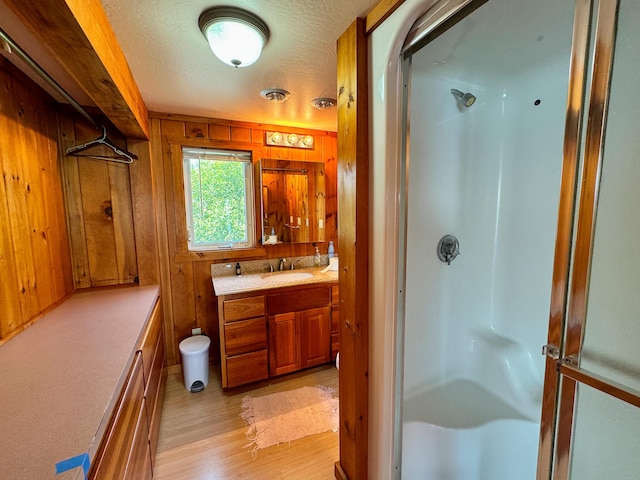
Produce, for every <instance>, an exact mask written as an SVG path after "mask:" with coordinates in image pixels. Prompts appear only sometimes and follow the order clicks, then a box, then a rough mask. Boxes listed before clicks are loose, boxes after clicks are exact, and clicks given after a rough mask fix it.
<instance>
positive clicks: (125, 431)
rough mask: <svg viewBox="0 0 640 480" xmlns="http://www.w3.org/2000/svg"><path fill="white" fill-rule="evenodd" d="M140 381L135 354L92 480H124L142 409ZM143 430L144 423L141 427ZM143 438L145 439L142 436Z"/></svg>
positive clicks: (139, 361) (138, 359)
mask: <svg viewBox="0 0 640 480" xmlns="http://www.w3.org/2000/svg"><path fill="white" fill-rule="evenodd" d="M143 400H144V379H143V374H142V362H141V355H140V353H137V354H136V357H135V360H134V362H133V366H132V367H131V372H130V374H129V378H128V380H127V384H126V386H125V388H124V393H123V395H122V397H121V399H120V401H119V403H118V405H117V406H116V410H115V412H114V415H113V417H112V418H111V423H110V425H109V429H108V431H107V433H106V434H105V437H104V438H103V443H102V445H101V446H100V450H99V451H98V453H97V454H96V460H95V463H94V465H95V468H94V469H93V470H92V472H91V473H90V476H89V478H91V479H92V480H94V479H95V480H98V479H105V480H113V479H122V478H125V473H126V471H127V467H128V463H129V456H130V452H131V450H132V448H133V444H134V438H135V435H136V427H137V426H138V423H139V422H138V420H139V418H140V415H141V414H144V412H141V410H142V409H143V408H144V405H143ZM144 426H145V428H146V422H145V424H144ZM145 437H146V435H145Z"/></svg>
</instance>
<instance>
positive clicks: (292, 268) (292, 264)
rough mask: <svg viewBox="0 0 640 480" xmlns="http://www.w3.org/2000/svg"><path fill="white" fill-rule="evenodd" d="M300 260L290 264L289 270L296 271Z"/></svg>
mask: <svg viewBox="0 0 640 480" xmlns="http://www.w3.org/2000/svg"><path fill="white" fill-rule="evenodd" d="M299 261H300V260H292V261H291V263H290V264H289V270H295V269H296V268H295V265H296V262H299Z"/></svg>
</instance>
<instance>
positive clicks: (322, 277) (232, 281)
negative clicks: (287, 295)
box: [211, 267, 338, 296]
mask: <svg viewBox="0 0 640 480" xmlns="http://www.w3.org/2000/svg"><path fill="white" fill-rule="evenodd" d="M324 270H326V268H325V267H313V268H300V269H298V270H285V271H282V272H273V273H250V274H244V273H243V274H242V275H223V276H214V275H212V276H211V280H212V282H213V290H214V292H215V294H216V295H217V296H221V295H232V294H236V293H247V292H255V291H262V290H272V289H274V288H281V287H292V286H296V285H312V284H316V283H319V284H322V283H337V282H338V271H337V270H329V271H326V272H325V271H324ZM290 273H310V274H311V276H310V277H309V278H304V279H298V280H292V281H289V280H287V279H286V277H287V274H290ZM279 276H282V277H281V278H282V279H283V280H282V281H279V280H278V277H279Z"/></svg>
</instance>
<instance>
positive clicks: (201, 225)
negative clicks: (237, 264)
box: [182, 147, 255, 250]
mask: <svg viewBox="0 0 640 480" xmlns="http://www.w3.org/2000/svg"><path fill="white" fill-rule="evenodd" d="M182 159H183V165H184V193H185V206H186V213H187V231H188V243H189V250H217V249H225V248H227V249H228V248H249V247H253V246H254V244H255V228H254V208H253V174H252V172H253V171H252V168H251V153H250V152H237V151H230V150H214V149H208V148H192V147H183V148H182Z"/></svg>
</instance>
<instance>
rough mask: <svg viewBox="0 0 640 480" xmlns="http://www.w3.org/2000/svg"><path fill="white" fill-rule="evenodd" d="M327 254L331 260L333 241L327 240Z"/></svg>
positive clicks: (333, 251) (333, 252) (333, 253)
mask: <svg viewBox="0 0 640 480" xmlns="http://www.w3.org/2000/svg"><path fill="white" fill-rule="evenodd" d="M327 253H328V254H329V258H333V256H334V255H335V249H334V248H333V240H329V249H328V250H327Z"/></svg>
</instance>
